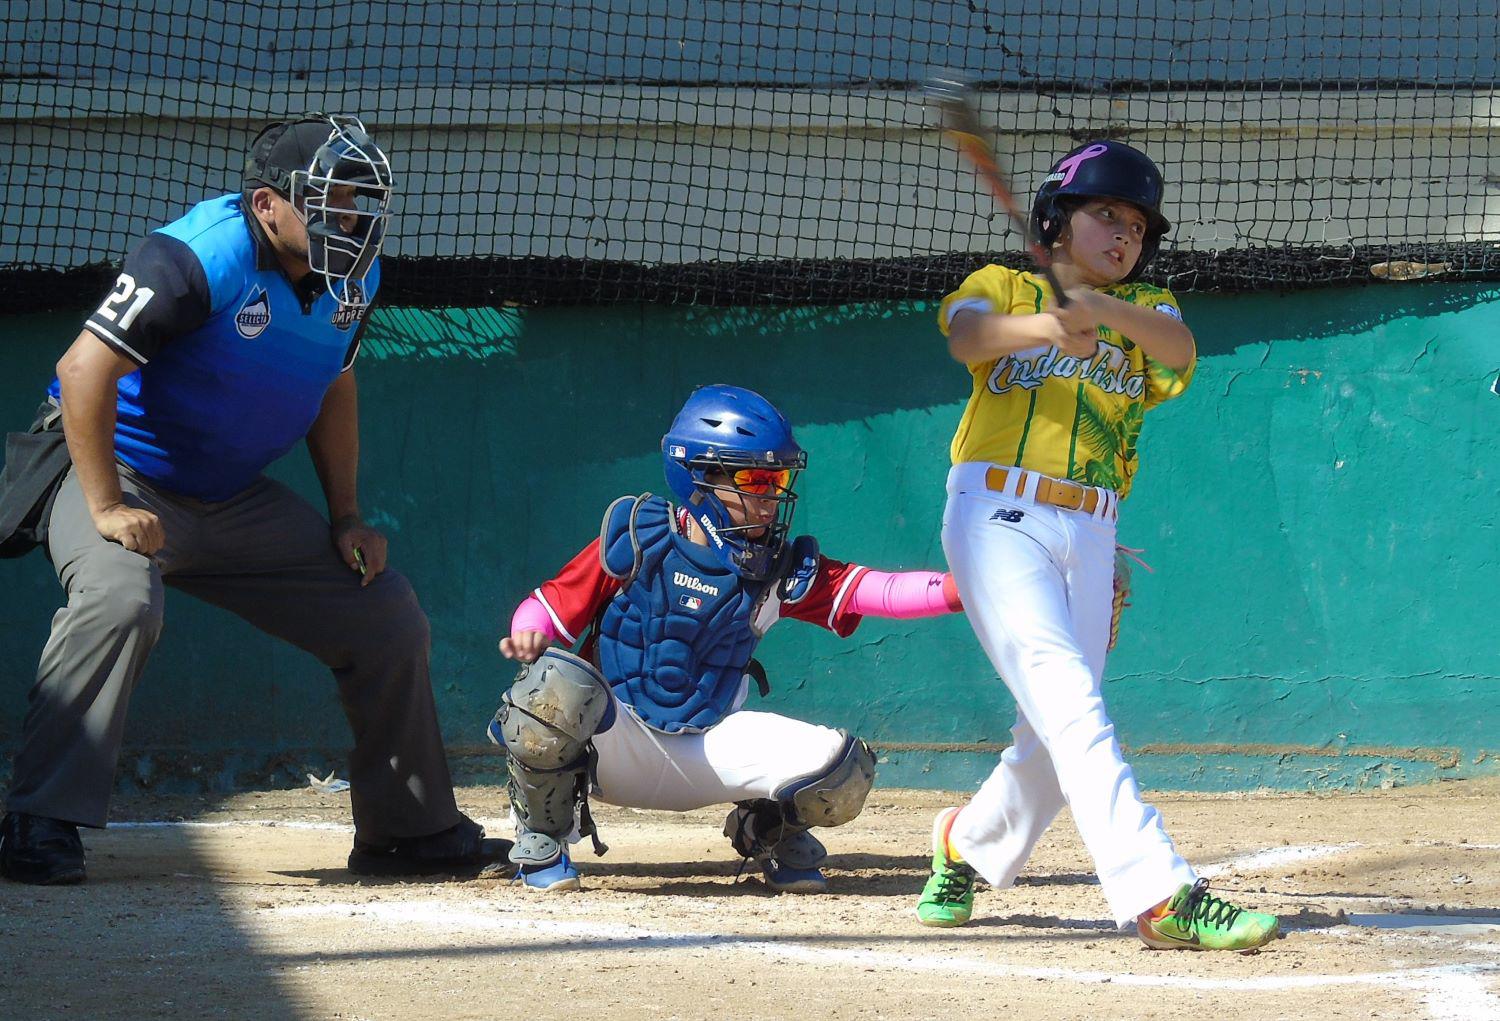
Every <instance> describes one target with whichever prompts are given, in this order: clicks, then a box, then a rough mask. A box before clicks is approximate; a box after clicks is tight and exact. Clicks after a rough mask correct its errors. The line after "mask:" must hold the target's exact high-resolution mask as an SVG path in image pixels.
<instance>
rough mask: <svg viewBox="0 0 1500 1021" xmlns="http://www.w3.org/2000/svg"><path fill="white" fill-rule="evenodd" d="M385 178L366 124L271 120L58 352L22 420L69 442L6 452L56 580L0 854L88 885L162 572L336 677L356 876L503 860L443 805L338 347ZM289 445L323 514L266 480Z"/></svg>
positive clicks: (479, 866)
mask: <svg viewBox="0 0 1500 1021" xmlns="http://www.w3.org/2000/svg"><path fill="white" fill-rule="evenodd" d="M390 193H391V173H390V164H389V162H388V160H387V159H386V156H385V154H384V153H382V152H381V150H380V149H379V148H378V147H377V146H376V145H375V144H374V142H372V141H371V140H370V137H369V135H368V134H367V133H366V132H365V129H364V126H363V125H362V124H361V123H360V122H359V121H358V120H357V119H355V118H352V117H337V116H334V117H328V116H322V115H316V116H309V117H306V118H303V119H301V120H297V121H291V122H286V123H281V124H274V125H272V126H270V127H269V128H267V129H266V130H265V131H263V132H262V133H261V134H260V135H259V136H258V137H257V138H256V140H255V143H254V145H253V147H252V149H251V153H250V157H249V160H248V161H247V164H246V170H245V179H244V186H243V190H242V192H241V193H239V194H231V195H224V196H220V197H218V198H211V199H208V200H207V201H204V202H201V203H199V204H198V205H197V206H195V207H193V209H192V210H191V211H189V212H188V214H187V215H186V216H184V217H183V218H182V219H180V220H177V221H175V222H173V223H171V224H168V225H167V226H165V227H162V228H161V229H159V230H157V231H154V232H153V233H151V234H150V235H149V236H148V237H147V238H146V240H145V241H144V242H142V243H141V244H140V246H139V247H137V248H136V249H135V250H134V251H133V252H132V253H131V254H130V256H129V257H128V258H127V259H126V261H125V266H124V272H122V273H121V274H120V276H119V279H118V281H117V282H116V285H115V288H114V290H113V291H112V292H111V293H110V294H109V296H108V297H106V298H105V300H104V304H103V305H101V306H100V307H99V308H98V310H96V311H95V312H94V313H93V314H92V315H90V316H89V318H88V320H87V321H86V322H85V324H84V328H83V332H82V333H80V334H79V336H78V339H77V340H75V341H74V342H73V345H72V346H71V347H70V348H69V349H68V351H67V353H66V354H64V355H63V357H62V360H61V361H59V362H58V363H57V378H56V379H55V380H54V381H53V382H52V386H51V388H50V391H49V394H48V401H47V403H45V404H44V405H43V408H42V412H41V414H40V415H39V416H38V422H37V423H36V424H35V425H34V426H33V428H32V433H31V434H30V439H32V440H33V441H34V440H36V439H38V438H45V437H46V436H47V435H48V433H49V431H51V434H52V435H53V436H56V432H55V430H56V428H57V426H58V424H59V423H58V422H57V420H58V419H59V418H60V426H61V431H62V438H65V441H66V453H65V454H64V453H63V447H62V439H58V440H57V442H56V443H55V449H54V451H53V454H54V455H55V456H48V455H47V454H46V453H45V444H41V445H37V444H33V445H32V447H31V448H30V449H31V450H32V451H33V452H36V451H43V452H42V453H36V454H35V456H30V457H27V458H20V459H18V458H16V457H13V456H8V457H7V461H8V462H17V463H8V464H7V466H6V476H7V478H6V480H5V482H4V483H3V486H0V522H3V521H9V522H11V523H12V525H13V527H12V528H11V531H12V532H13V533H14V534H13V535H11V536H7V535H4V534H0V545H3V544H6V543H8V544H9V549H8V552H11V553H14V552H15V551H16V549H17V545H18V543H20V544H21V545H24V543H23V542H21V540H29V541H31V542H44V543H45V545H46V548H47V550H48V553H49V555H50V557H51V560H52V565H53V567H54V569H55V570H56V571H57V577H58V580H59V581H61V582H62V585H63V587H64V589H66V591H67V597H68V601H67V606H65V607H64V608H63V609H61V610H59V611H58V613H57V615H56V616H55V617H54V618H53V621H52V635H51V637H50V638H49V639H48V641H47V645H46V648H45V649H44V650H43V652H42V658H41V664H40V666H39V668H38V670H37V680H36V685H35V687H33V688H32V689H31V692H30V695H29V709H28V712H27V714H26V721H25V724H24V726H23V729H22V735H21V746H20V750H19V752H18V753H17V755H16V758H15V770H14V777H13V779H12V783H11V789H10V794H9V797H8V799H7V804H6V808H7V809H8V811H7V812H6V815H5V818H4V820H3V822H0V874H3V875H5V876H6V877H8V878H10V879H14V880H18V881H20V882H23V883H39V884H53V883H77V882H81V881H82V880H83V878H84V853H83V844H82V841H81V840H80V839H79V836H78V827H79V826H95V827H102V826H104V825H105V822H106V819H107V817H108V810H109V796H110V791H111V788H112V787H113V781H114V773H115V767H116V763H117V761H118V759H119V752H120V741H121V736H122V733H123V731H124V726H125V711H126V706H127V705H128V703H129V700H130V693H131V691H132V689H133V688H134V687H135V683H136V679H137V678H139V677H140V675H141V671H142V669H143V668H144V667H145V665H146V660H147V658H148V657H149V656H150V654H151V650H152V648H153V647H154V646H155V645H156V641H157V638H158V636H159V635H160V633H161V628H162V586H163V585H164V584H165V585H171V586H173V587H175V588H178V589H180V590H182V591H184V592H187V593H188V594H189V595H192V596H196V597H197V598H199V599H202V600H204V601H205V602H208V603H212V604H214V605H215V606H221V607H223V608H225V609H227V610H229V611H231V612H233V613H235V614H238V615H239V616H240V617H242V618H244V619H245V620H247V621H249V622H250V623H251V624H253V625H255V626H256V627H258V628H260V629H261V630H262V631H265V632H266V633H268V634H272V635H275V636H276V637H278V638H281V639H283V640H285V641H288V642H290V643H292V644H293V645H295V646H297V647H298V648H301V649H306V650H307V651H308V652H310V653H312V654H313V655H314V656H317V657H318V659H319V660H321V661H322V662H323V663H324V664H326V665H327V666H328V667H329V668H330V669H331V670H332V671H333V675H334V679H335V680H336V681H337V682H338V687H339V698H340V701H341V702H342V704H343V707H344V712H345V714H346V715H347V716H348V718H349V724H350V726H351V727H352V729H353V732H354V749H353V752H352V753H351V755H350V759H349V767H348V775H349V779H350V783H351V785H352V801H353V810H354V826H355V836H354V849H353V851H352V852H351V853H350V856H349V868H350V870H351V871H354V872H359V873H364V874H381V875H425V874H441V873H453V874H467V875H477V874H480V873H482V872H490V871H495V870H497V869H499V868H503V867H504V866H503V865H502V864H501V863H502V862H504V860H505V858H506V853H507V852H508V850H509V844H508V842H507V841H500V840H486V839H484V831H483V830H482V829H481V828H480V827H479V826H478V824H476V823H474V822H472V821H471V820H469V819H467V818H466V817H464V816H463V815H461V814H460V813H459V811H458V808H457V806H456V805H455V804H454V800H453V788H452V781H451V779H450V777H449V774H448V765H447V761H446V759H445V757H444V752H443V746H442V742H441V738H440V736H439V732H438V724H437V715H436V709H435V707H434V704H433V697H432V688H431V684H430V682H429V679H428V654H429V638H428V627H427V618H426V616H425V615H424V614H423V612H422V609H421V607H420V606H418V604H417V599H416V596H415V595H414V594H413V592H412V588H411V585H410V584H408V582H407V581H406V579H405V578H403V577H402V576H401V575H399V574H397V573H396V572H395V571H391V570H387V569H386V565H385V561H386V541H385V538H384V537H383V536H382V535H381V534H380V533H379V532H377V531H375V530H374V529H373V528H370V527H369V526H367V525H365V524H364V523H363V521H362V520H361V518H360V512H359V503H358V500H357V497H356V486H355V474H356V464H357V462H358V460H359V431H358V410H357V408H358V404H357V396H356V393H357V391H356V384H355V374H354V370H353V367H352V366H353V363H354V359H355V355H356V354H357V353H358V351H359V338H360V332H361V330H362V329H363V324H364V319H365V313H366V311H367V309H368V307H369V303H370V300H371V299H372V298H373V297H374V296H375V293H376V290H377V288H378V286H379V283H380V267H379V263H378V261H377V258H376V257H377V255H378V254H379V251H380V245H381V239H382V236H383V232H384V227H385V221H386V212H387V206H388V203H389V199H390ZM59 411H60V414H59ZM13 438H14V437H13ZM303 439H305V440H306V441H307V447H308V450H309V452H310V453H311V455H312V461H313V464H314V466H315V467H316V469H317V473H318V478H319V480H320V481H321V483H322V488H323V494H324V496H325V498H326V500H327V504H328V518H327V520H325V519H324V518H323V516H322V515H321V514H320V513H319V512H318V511H317V510H315V509H314V508H313V507H312V506H311V505H310V504H308V503H307V502H306V501H304V500H302V499H301V498H300V497H298V496H296V495H294V494H293V493H292V491H291V490H289V489H288V488H287V487H285V486H283V485H281V484H280V483H277V482H273V481H272V480H270V479H268V478H266V477H265V476H264V475H262V474H261V473H262V471H263V470H264V469H265V468H266V466H267V465H269V464H270V463H271V462H272V461H274V460H276V459H277V458H279V457H281V455H283V454H285V453H286V452H287V451H288V450H290V449H291V448H292V446H293V445H294V444H296V443H297V442H298V441H299V440H303ZM68 455H71V456H70V457H69V456H68ZM69 460H71V466H70V467H69V465H68V462H69ZM22 461H24V462H25V463H21V462H22ZM49 464H50V465H53V466H54V467H53V468H52V469H51V470H49V469H48V465H49ZM59 478H60V480H61V481H60V484H57V483H56V480H57V479H59ZM49 501H50V502H49ZM17 507H20V508H21V509H22V513H20V514H17V513H15V510H16V508H17ZM7 510H8V511H9V513H7ZM28 512H29V514H30V519H29V520H27V519H26V515H27V513H28ZM18 520H19V521H20V524H19V525H16V524H15V523H16V522H17V521H18ZM330 522H332V524H331V525H330ZM17 536H19V539H18V538H17Z"/></svg>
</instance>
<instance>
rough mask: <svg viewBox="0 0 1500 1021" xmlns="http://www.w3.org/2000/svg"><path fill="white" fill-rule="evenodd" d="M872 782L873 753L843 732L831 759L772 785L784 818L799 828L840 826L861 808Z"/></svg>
mask: <svg viewBox="0 0 1500 1021" xmlns="http://www.w3.org/2000/svg"><path fill="white" fill-rule="evenodd" d="M840 733H843V732H842V731H840ZM874 784H875V753H874V752H872V751H870V746H869V745H867V744H865V743H864V742H863V741H861V740H860V739H859V738H857V737H853V736H851V735H849V734H847V733H845V734H844V745H843V747H842V748H841V749H840V750H839V753H838V755H836V756H835V757H834V759H833V761H832V762H830V763H829V764H828V765H827V766H825V767H823V768H822V769H820V770H817V771H816V772H813V773H808V774H807V775H805V776H799V777H797V778H796V779H794V780H789V781H788V782H786V783H784V784H782V785H781V786H780V787H779V788H777V789H776V801H777V803H778V804H780V805H781V807H782V810H783V812H784V813H785V814H786V816H787V818H788V820H789V821H791V822H793V823H796V824H798V825H800V826H801V827H802V828H803V829H806V828H807V827H809V826H842V825H844V823H846V822H849V821H850V820H851V819H853V818H854V817H855V816H857V815H859V813H860V811H861V810H863V808H864V807H865V798H867V797H869V794H870V788H871V787H873V786H874Z"/></svg>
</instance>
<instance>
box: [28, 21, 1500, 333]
mask: <svg viewBox="0 0 1500 1021" xmlns="http://www.w3.org/2000/svg"><path fill="white" fill-rule="evenodd" d="M1247 12H1253V13H1247ZM1497 41H1500V18H1497V16H1496V13H1495V10H1494V7H1493V0H1448V2H1446V3H1444V4H1443V5H1441V7H1440V8H1433V9H1431V10H1423V9H1422V5H1415V4H1411V3H1409V2H1405V0H1364V2H1358V3H1356V2H1344V0H1339V2H1334V0H1327V2H1319V0H1312V2H1307V0H1301V2H1296V3H1293V2H1288V0H1273V2H1265V3H1255V4H1245V3H1241V2H1238V0H1188V2H1184V0H1117V2H1113V3H1107V2H1104V0H1055V2H1053V3H1050V4H1047V5H1035V4H1032V5H1024V4H1021V3H1017V2H1010V0H1006V2H1000V0H968V2H961V0H882V2H880V3H872V2H869V0H797V2H792V0H788V2H758V3H757V2H727V0H574V2H571V3H570V2H551V3H541V2H539V3H531V2H497V0H453V2H421V0H410V2H404V3H401V2H378V0H376V2H371V0H361V2H350V0H323V2H318V3H313V2H311V0H307V2H303V3H293V2H276V0H264V2H262V3H254V2H232V0H218V2H215V0H132V2H129V3H126V2H123V0H105V2H98V3H95V2H90V3H78V2H71V0H0V151H3V152H4V153H5V156H4V159H3V160H0V311H16V310H21V309H30V308H44V307H49V306H56V305H70V306H76V305H78V304H80V303H87V302H89V301H92V300H94V299H95V298H96V297H97V295H98V293H99V292H100V291H101V290H102V289H104V288H105V287H107V281H108V278H109V276H110V275H111V270H110V266H111V265H112V264H117V263H118V261H119V260H120V259H121V258H122V256H123V255H124V253H125V252H126V251H127V250H128V249H129V248H130V246H131V245H132V244H134V243H135V242H136V241H137V240H138V239H139V238H140V237H141V236H142V235H143V234H145V233H146V232H147V231H149V230H150V229H152V228H153V227H156V226H159V225H161V224H163V223H165V222H167V221H169V220H171V219H173V218H175V217H177V216H179V215H181V214H182V213H183V212H185V211H186V209H187V208H188V207H189V206H190V205H191V204H192V202H194V201H196V200H197V199H199V198H202V197H204V196H206V195H209V194H213V193H217V192H223V191H233V190H236V189H237V188H238V181H239V171H240V168H241V166H242V164H243V159H244V151H245V149H246V147H247V145H248V143H249V140H250V138H251V137H252V135H253V134H254V132H255V131H256V130H257V129H258V128H259V127H260V126H261V125H262V124H264V123H265V122H266V121H268V120H271V119H280V118H283V117H286V116H290V115H298V114H301V113H304V112H306V111H309V110H327V111H330V112H342V113H354V114H358V115H360V116H362V117H363V118H364V120H365V122H366V123H367V124H368V125H369V126H370V127H371V129H372V131H373V132H374V134H375V135H376V137H377V139H378V140H379V141H381V142H382V144H383V145H384V146H385V147H386V148H387V150H388V151H389V152H390V154H391V158H392V163H393V165H394V167H395V171H396V178H397V183H398V188H399V192H400V198H399V200H398V205H397V215H398V219H397V221H396V223H395V225H394V232H393V236H392V238H391V241H390V242H389V244H388V247H387V253H388V258H387V263H386V265H387V277H386V280H387V285H386V289H385V291H384V299H385V300H386V301H388V302H393V303H403V304H418V305H449V306H479V305H498V304H505V303H518V304H538V303H566V304H592V303H608V302H639V301H667V302H694V303H702V304H716V305H728V304H735V305H755V304H767V303H842V302H849V301H863V300H872V299H892V298H913V297H932V296H935V295H938V294H941V293H942V292H943V291H944V290H946V289H948V288H949V287H951V286H952V284H953V283H954V282H955V281H956V280H957V279H959V278H961V276H962V275H963V274H964V273H965V272H966V271H967V270H968V269H971V268H973V267H974V266H976V265H978V264H979V263H981V262H982V261H986V260H991V259H1001V260H1003V261H1007V262H1011V263H1013V264H1020V263H1021V262H1022V258H1021V256H1020V254H1019V253H1020V251H1021V245H1020V242H1019V239H1018V238H1017V237H1016V236H1015V235H1014V233H1013V232H1012V231H1011V230H1010V228H1009V225H1008V221H1007V220H1006V219H1005V217H1004V216H1003V215H1001V214H1000V213H999V211H998V207H997V206H996V204H995V203H994V202H993V200H992V199H991V198H990V197H989V196H988V195H987V194H986V193H984V192H983V190H982V189H981V188H980V187H979V185H978V183H977V181H976V179H975V177H974V175H973V174H972V172H971V171H970V170H969V169H968V168H967V167H966V166H964V165H963V164H962V163H961V162H960V161H959V159H958V157H957V155H956V154H955V153H954V151H953V149H952V148H951V147H950V146H949V145H948V144H946V142H945V141H944V140H943V139H942V137H941V135H940V133H939V132H938V131H937V130H936V127H935V126H936V123H937V119H936V116H935V114H934V113H933V112H932V110H931V109H929V107H928V106H927V105H926V104H925V103H924V101H923V96H922V91H921V84H922V82H923V81H924V79H925V78H926V77H927V76H928V75H929V74H931V73H932V72H933V71H934V70H937V69H947V70H950V71H956V72H959V73H962V74H965V75H968V76H971V77H973V78H975V79H977V80H978V81H979V82H981V83H982V94H983V107H984V116H985V119H986V120H987V121H988V122H989V123H990V124H992V125H993V126H994V129H995V131H996V133H997V137H998V139H999V143H1000V148H1001V151H1002V153H1003V162H1004V163H1005V164H1006V165H1007V167H1008V168H1009V169H1010V171H1011V173H1012V176H1013V179H1014V183H1015V187H1016V191H1017V193H1018V194H1020V195H1023V196H1029V195H1030V193H1031V192H1032V191H1033V190H1034V188H1035V186H1036V184H1037V182H1038V181H1039V180H1040V177H1041V175H1042V174H1043V173H1044V172H1045V170H1046V168H1047V166H1048V164H1049V163H1050V162H1051V160H1052V159H1053V158H1054V157H1055V156H1056V155H1057V154H1059V153H1060V152H1062V151H1064V150H1066V149H1068V148H1071V147H1072V146H1073V145H1074V144H1076V143H1077V142H1078V141H1080V140H1084V139H1088V138H1092V137H1103V136H1109V137H1116V138H1121V139H1124V140H1126V141H1129V142H1130V143H1132V144H1134V145H1136V146H1138V147H1139V148H1142V149H1144V150H1145V151H1146V152H1148V153H1149V154H1150V155H1151V156H1152V157H1153V158H1154V159H1156V161H1157V162H1158V163H1159V164H1160V165H1161V167H1162V168H1163V170H1164V172H1165V174H1166V176H1167V178H1168V181H1169V193H1168V208H1167V212H1168V215H1169V216H1171V218H1172V220H1173V221H1174V222H1175V224H1176V229H1175V230H1174V231H1173V232H1172V234H1171V235H1170V236H1169V237H1168V239H1167V242H1166V244H1165V245H1164V248H1163V254H1162V256H1161V258H1160V260H1159V262H1158V263H1157V264H1156V266H1155V267H1154V268H1153V270H1152V272H1151V274H1150V276H1151V277H1152V278H1154V279H1156V280H1158V281H1162V282H1166V283H1168V284H1170V285H1171V286H1172V287H1174V288H1176V289H1179V290H1193V289H1198V290H1205V289H1209V290H1255V289H1263V288H1275V287H1294V286H1312V285H1323V284H1330V283H1340V282H1349V281H1363V280H1369V279H1371V277H1372V275H1373V276H1376V277H1380V276H1385V277H1393V276H1394V277H1397V278H1400V277H1410V276H1424V275H1426V276H1437V277H1443V278H1449V279H1451V278H1485V279H1488V278H1494V277H1496V276H1500V250H1497V238H1500V201H1497V197H1496V186H1495V184H1494V178H1493V177H1492V169H1493V168H1492V166H1491V160H1492V156H1493V155H1500V152H1496V143H1495V141H1494V140H1493V139H1494V137H1495V131H1494V129H1493V126H1492V120H1493V118H1494V116H1495V115H1496V113H1500V103H1497V99H1496V96H1495V93H1494V88H1495V85H1496V82H1497V78H1500V73H1497V65H1500V56H1497V53H1500V47H1497Z"/></svg>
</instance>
